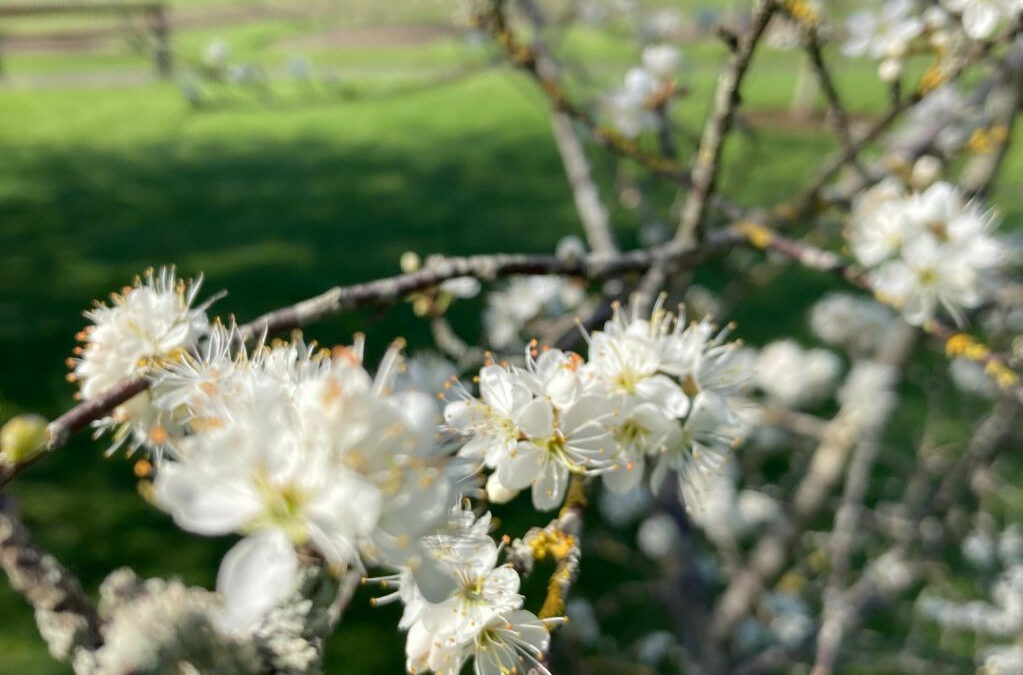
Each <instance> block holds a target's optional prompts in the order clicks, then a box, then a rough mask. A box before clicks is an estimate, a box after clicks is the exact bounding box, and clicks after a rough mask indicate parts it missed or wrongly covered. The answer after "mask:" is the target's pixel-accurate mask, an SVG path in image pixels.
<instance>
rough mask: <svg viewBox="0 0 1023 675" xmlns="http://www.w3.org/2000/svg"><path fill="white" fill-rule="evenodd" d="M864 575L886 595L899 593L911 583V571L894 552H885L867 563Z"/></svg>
mask: <svg viewBox="0 0 1023 675" xmlns="http://www.w3.org/2000/svg"><path fill="white" fill-rule="evenodd" d="M866 574H867V576H869V577H870V578H871V579H873V580H874V583H876V584H877V586H878V588H879V589H880V590H881V591H883V592H887V593H894V592H897V591H901V590H902V589H904V588H906V587H907V586H909V585H910V584H911V583H912V582H913V570H912V569H911V568H910V566H909V565H908V564H907V562H906V559H905V558H904V557H903V555H902V554H901V553H900V552H898V551H896V550H890V551H885V552H884V553H882V554H881V555H880V556H878V557H877V558H875V559H874V560H871V561H870V562H869V563H867V571H866Z"/></svg>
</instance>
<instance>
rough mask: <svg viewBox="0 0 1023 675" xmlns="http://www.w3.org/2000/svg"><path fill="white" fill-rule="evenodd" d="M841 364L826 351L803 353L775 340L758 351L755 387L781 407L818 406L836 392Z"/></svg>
mask: <svg viewBox="0 0 1023 675" xmlns="http://www.w3.org/2000/svg"><path fill="white" fill-rule="evenodd" d="M841 369H842V363H841V361H840V360H839V358H838V357H837V356H835V354H833V353H831V352H829V351H827V350H826V349H803V348H802V347H800V346H799V344H798V343H796V342H795V341H794V340H777V341H775V342H772V343H770V344H768V345H767V346H765V347H764V348H763V349H762V350H761V351H760V356H759V358H758V359H757V364H756V382H757V385H758V386H759V387H760V388H761V389H762V390H763V391H764V392H766V393H767V395H768V396H769V397H770V398H772V399H775V400H777V401H778V402H780V403H781V404H782V405H785V406H788V407H792V408H799V407H803V406H807V405H812V404H814V403H818V402H820V401H822V400H823V399H825V398H826V397H827V396H828V395H829V394H830V393H831V392H832V391H833V390H834V388H835V384H836V381H837V378H838V375H839V373H840V372H841Z"/></svg>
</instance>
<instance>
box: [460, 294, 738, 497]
mask: <svg viewBox="0 0 1023 675" xmlns="http://www.w3.org/2000/svg"><path fill="white" fill-rule="evenodd" d="M726 338H727V331H721V332H716V330H715V328H714V327H713V325H712V324H711V323H710V322H709V321H707V320H704V321H702V322H700V323H695V324H692V325H690V326H688V327H686V326H685V324H684V323H683V321H681V320H677V319H676V318H675V317H674V316H672V315H671V314H670V313H667V312H664V311H663V310H661V309H660V308H656V309H655V311H654V314H653V317H652V318H651V319H645V318H642V317H639V316H637V315H636V314H635V313H633V314H632V315H631V316H627V315H626V314H625V313H624V312H622V311H621V310H620V309H616V311H615V316H614V318H613V319H612V320H611V321H609V322H608V323H607V324H606V326H605V327H604V330H603V331H595V332H593V333H592V334H590V335H589V336H588V341H589V359H588V360H584V359H583V358H582V357H581V356H579V355H577V354H573V353H566V352H562V351H560V350H557V349H546V348H545V349H538V348H537V347H536V345H535V344H534V345H531V346H530V347H529V348H528V350H527V354H526V364H525V367H517V366H511V365H507V364H504V365H499V364H493V363H491V364H488V365H486V366H485V367H484V368H483V369H482V370H481V371H480V373H479V380H478V381H479V391H480V393H479V398H476V397H474V396H472V395H470V394H469V393H468V392H467V391H464V390H459V392H458V393H459V397H458V399H457V400H454V401H452V402H451V403H449V405H448V406H447V409H446V411H445V417H446V419H447V423H448V425H449V426H450V427H451V428H452V429H453V430H455V431H457V432H458V433H460V434H462V435H464V436H466V437H467V438H468V442H467V443H466V444H465V445H464V446H463V447H462V448H461V450H460V451H459V454H460V455H461V456H463V457H466V458H469V459H471V460H473V461H475V462H478V463H479V464H481V465H482V466H484V467H486V468H488V469H491V470H492V473H491V475H490V477H489V479H488V483H487V487H488V492H489V494H490V496H491V499H493V500H495V501H504V500H507V499H510V498H511V497H513V496H514V495H515V494H516V493H517V492H518V491H519V490H522V489H524V488H526V487H531V488H532V497H533V504H534V505H535V506H536V508H538V509H542V510H547V509H553V508H555V507H557V506H558V505H559V504H560V503H561V501H562V499H563V498H564V495H565V489H566V487H567V484H568V479H569V476H570V474H602V475H603V478H604V483H605V485H607V487H608V488H609V489H611V490H615V491H619V492H625V491H628V490H630V489H631V488H632V487H634V486H635V485H636V484H637V483H638V482H639V481H640V479H641V478H642V476H643V473H644V469H645V466H646V461H647V459H648V458H652V459H656V460H657V464H656V467H655V469H654V471H653V475H652V482H653V483H654V484H659V483H660V482H661V480H662V479H663V478H664V477H665V475H666V473H667V471H668V470H674V471H675V472H676V473H677V474H678V478H679V485H680V488H681V491H682V494H683V496H684V498H685V500H686V503H687V505H688V506H690V507H692V505H694V504H695V503H696V502H697V501H698V493H699V491H700V489H701V484H702V478H703V477H704V476H705V475H706V474H708V473H709V472H712V471H715V470H716V469H718V468H719V467H720V466H721V464H722V463H723V462H724V460H725V459H726V458H727V456H728V454H729V449H730V445H731V444H732V442H733V440H734V435H733V430H732V427H733V426H734V425H735V423H736V415H735V413H734V411H733V409H732V405H731V402H730V397H731V396H732V395H733V394H734V393H735V392H736V391H737V389H738V387H739V386H740V384H741V383H742V381H743V380H744V378H745V377H746V372H745V369H744V368H743V367H741V366H740V365H738V364H737V361H736V360H735V359H734V358H733V357H734V356H735V354H736V349H735V343H726V342H725V340H726Z"/></svg>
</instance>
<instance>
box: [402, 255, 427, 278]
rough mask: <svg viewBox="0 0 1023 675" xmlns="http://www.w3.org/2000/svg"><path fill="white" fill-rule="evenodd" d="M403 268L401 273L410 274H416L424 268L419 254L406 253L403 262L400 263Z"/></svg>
mask: <svg viewBox="0 0 1023 675" xmlns="http://www.w3.org/2000/svg"><path fill="white" fill-rule="evenodd" d="M398 264H399V265H400V266H401V271H402V272H405V273H406V274H408V273H409V272H415V271H416V270H418V269H419V268H420V267H422V264H423V263H422V261H421V260H420V259H419V254H418V253H416V252H415V251H405V252H404V253H402V254H401V260H400V261H399V263H398Z"/></svg>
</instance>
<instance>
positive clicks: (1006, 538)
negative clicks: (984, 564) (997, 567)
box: [998, 523, 1023, 566]
mask: <svg viewBox="0 0 1023 675" xmlns="http://www.w3.org/2000/svg"><path fill="white" fill-rule="evenodd" d="M998 556H999V557H1000V558H1001V559H1002V564H1003V565H1007V566H1009V565H1023V526H1021V525H1020V524H1019V523H1013V524H1012V525H1010V526H1009V527H1007V528H1005V529H1004V530H1003V531H1002V534H1001V536H1000V537H999V538H998Z"/></svg>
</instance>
